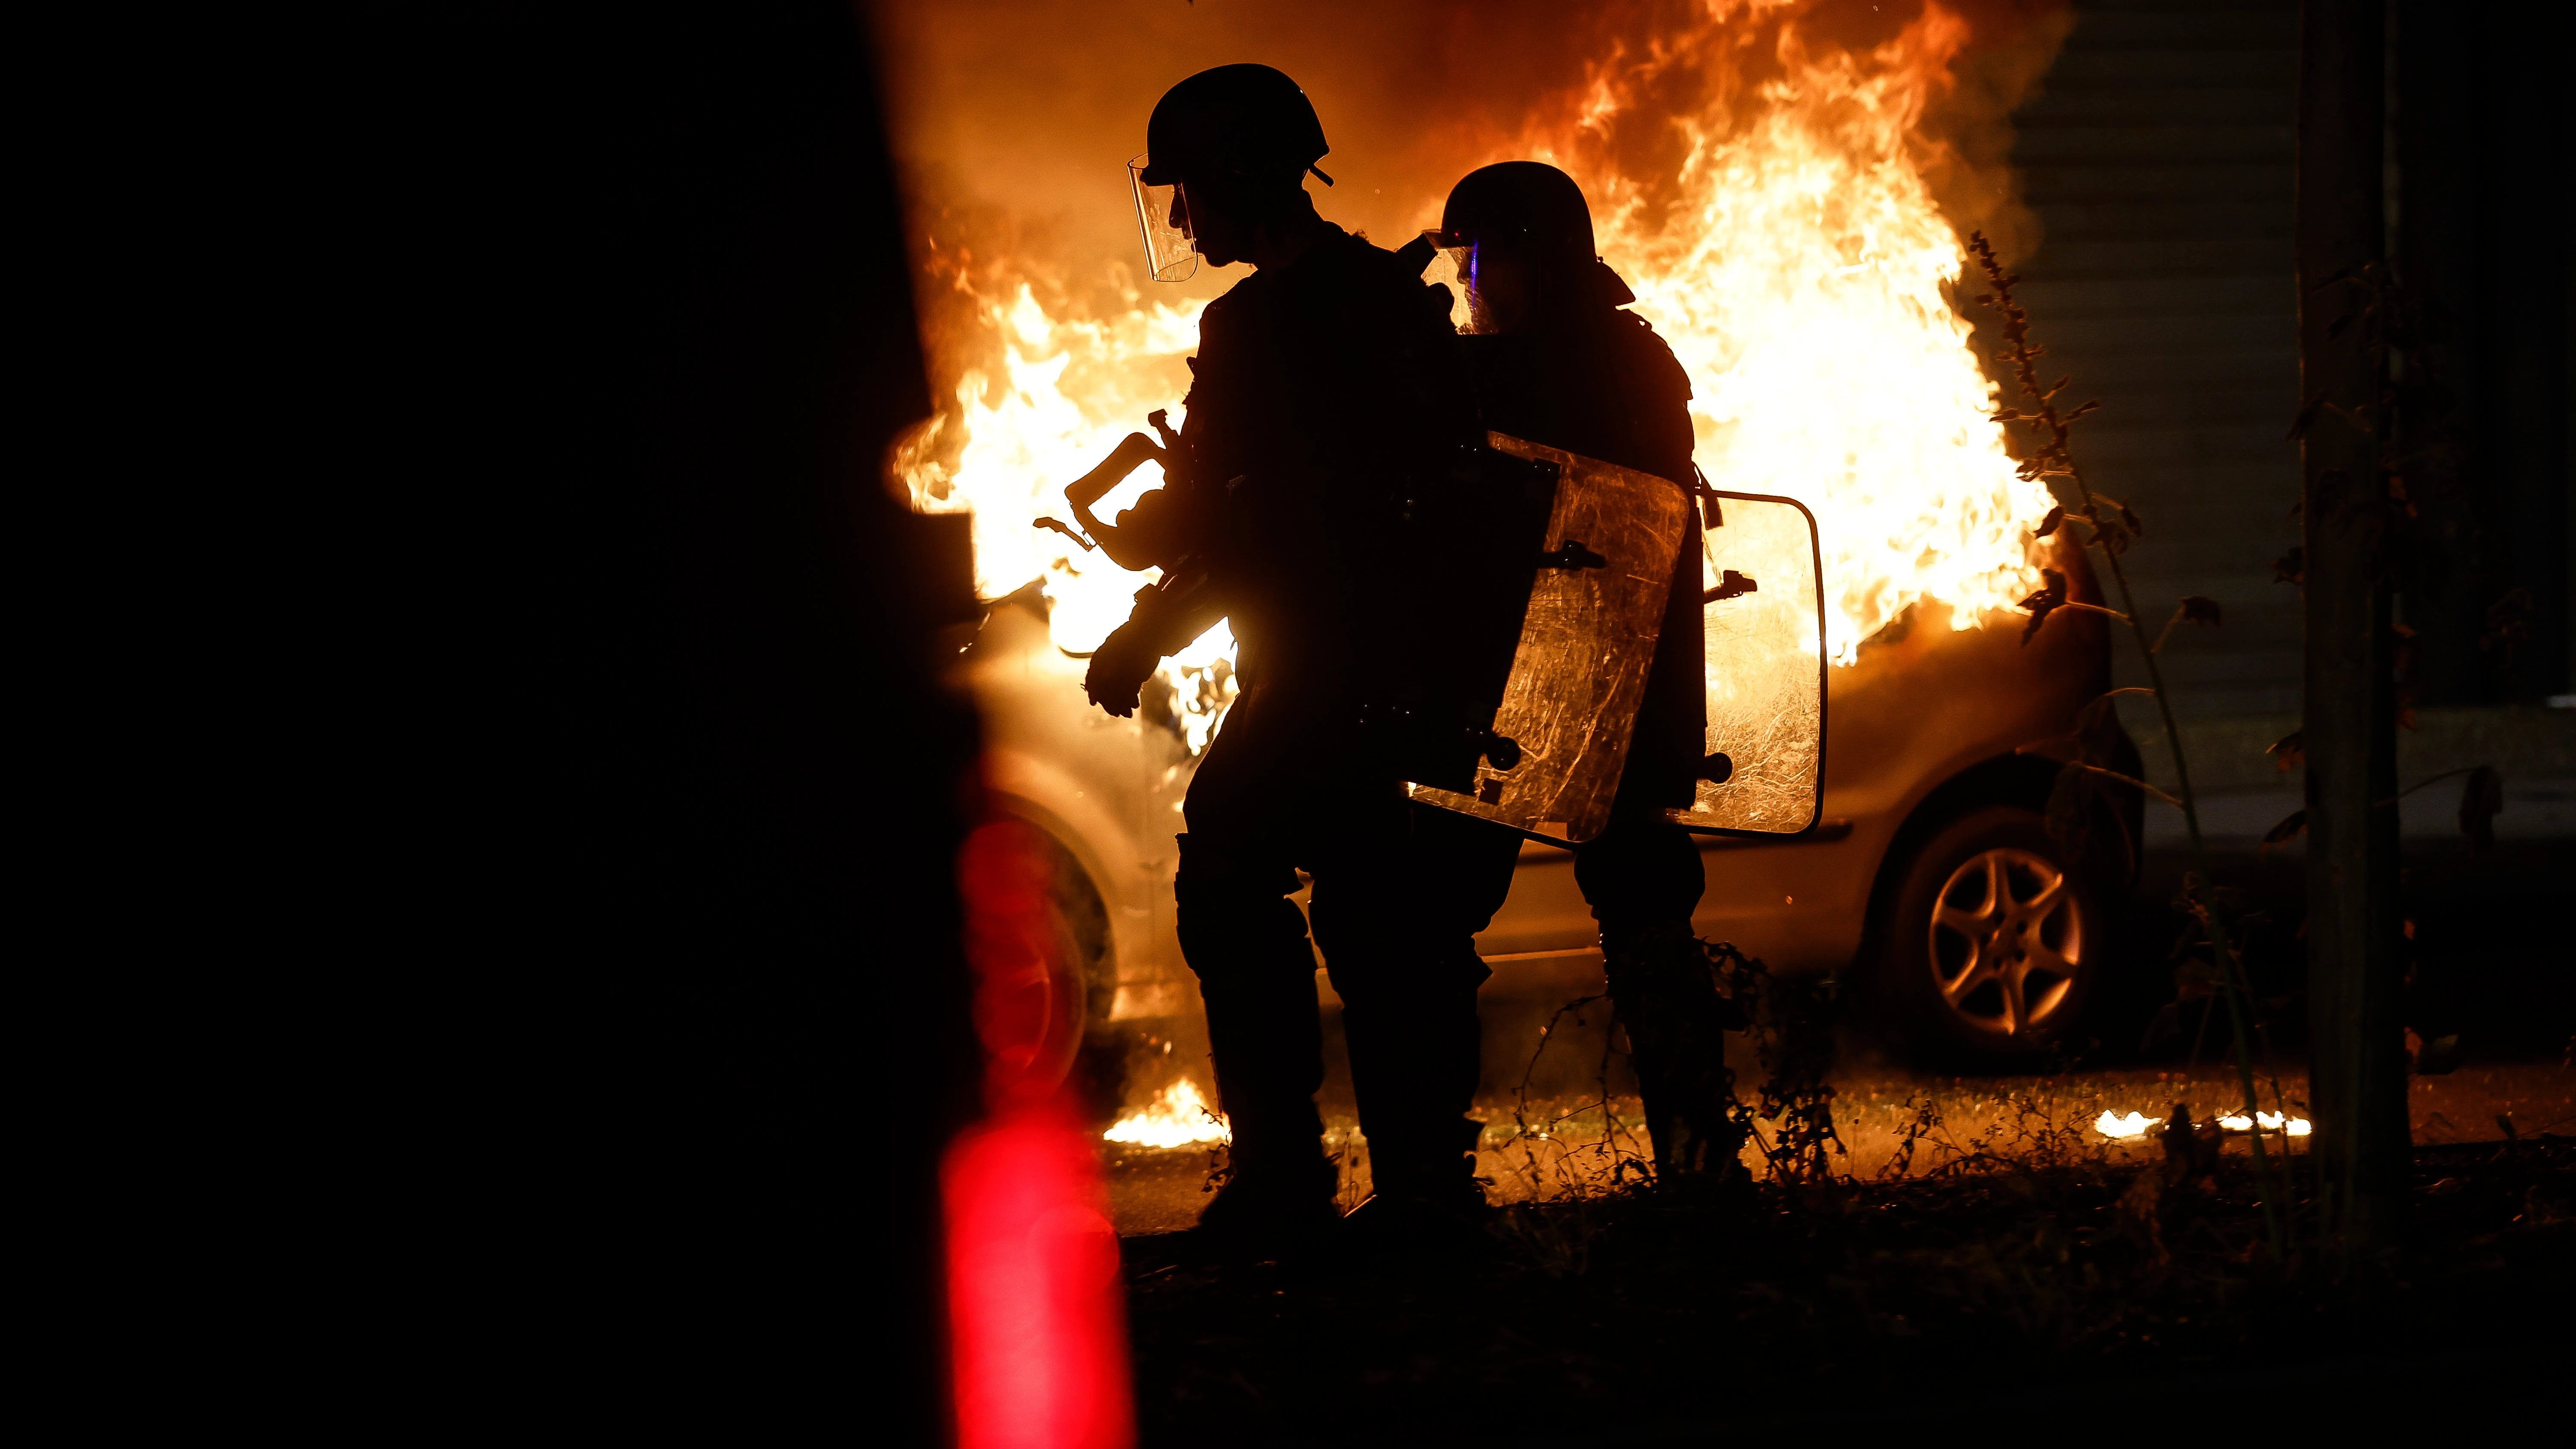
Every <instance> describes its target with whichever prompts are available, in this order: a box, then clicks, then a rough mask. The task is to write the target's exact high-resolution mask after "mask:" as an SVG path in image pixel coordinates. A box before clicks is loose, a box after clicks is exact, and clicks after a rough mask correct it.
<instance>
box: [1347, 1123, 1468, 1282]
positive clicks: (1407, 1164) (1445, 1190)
mask: <svg viewBox="0 0 2576 1449" xmlns="http://www.w3.org/2000/svg"><path fill="white" fill-rule="evenodd" d="M1483 1133H1484V1124H1483V1123H1481V1122H1473V1121H1460V1122H1458V1123H1456V1124H1455V1127H1454V1128H1441V1129H1437V1130H1435V1131H1434V1132H1433V1133H1432V1134H1431V1135H1432V1136H1433V1137H1434V1138H1435V1139H1436V1138H1441V1137H1447V1138H1449V1139H1450V1140H1449V1141H1448V1142H1446V1143H1441V1142H1438V1141H1436V1140H1435V1141H1431V1142H1424V1143H1404V1142H1389V1143H1386V1144H1383V1145H1380V1144H1376V1143H1372V1144H1371V1150H1372V1152H1373V1154H1374V1162H1375V1170H1374V1172H1373V1173H1372V1177H1373V1179H1374V1182H1375V1187H1376V1190H1375V1191H1374V1192H1372V1193H1371V1194H1370V1195H1369V1197H1368V1200H1367V1201H1365V1202H1363V1203H1361V1204H1360V1205H1359V1206H1358V1207H1355V1208H1353V1209H1351V1211H1350V1214H1349V1215H1348V1216H1347V1217H1345V1218H1344V1219H1343V1220H1342V1223H1343V1237H1344V1238H1345V1239H1346V1240H1347V1241H1349V1242H1351V1243H1353V1244H1355V1245H1356V1246H1358V1247H1360V1248H1361V1249H1363V1250H1372V1249H1390V1248H1395V1249H1403V1248H1436V1247H1442V1246H1449V1245H1455V1244H1459V1243H1463V1242H1468V1241H1471V1240H1473V1239H1475V1238H1477V1237H1479V1236H1481V1235H1482V1233H1483V1231H1484V1228H1485V1224H1486V1222H1487V1221H1488V1220H1489V1219H1490V1218H1491V1216H1492V1214H1493V1208H1492V1207H1491V1205H1490V1204H1488V1203H1487V1202H1486V1201H1485V1188H1484V1184H1483V1183H1481V1182H1479V1181H1478V1180H1477V1178H1476V1156H1475V1148H1476V1140H1477V1138H1479V1137H1480V1136H1482V1135H1483Z"/></svg>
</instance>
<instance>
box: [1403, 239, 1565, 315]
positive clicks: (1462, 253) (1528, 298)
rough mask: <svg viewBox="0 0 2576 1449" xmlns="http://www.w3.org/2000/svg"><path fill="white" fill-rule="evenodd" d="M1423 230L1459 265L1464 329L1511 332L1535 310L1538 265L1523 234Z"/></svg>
mask: <svg viewBox="0 0 2576 1449" xmlns="http://www.w3.org/2000/svg"><path fill="white" fill-rule="evenodd" d="M1422 235H1423V237H1424V239H1425V240H1427V241H1429V242H1430V243H1431V244H1432V245H1433V246H1434V247H1436V248H1438V249H1439V250H1440V253H1441V254H1442V255H1443V256H1445V257H1447V258H1448V259H1449V264H1450V265H1451V266H1452V267H1454V268H1455V269H1456V270H1457V276H1458V286H1459V288H1460V290H1462V291H1464V292H1465V293H1466V296H1467V326H1466V330H1467V331H1468V332H1470V333H1477V334H1490V333H1496V332H1510V331H1514V330H1516V329H1518V328H1519V327H1520V326H1521V324H1522V323H1524V322H1526V321H1528V320H1529V318H1530V317H1531V316H1532V315H1533V314H1534V313H1535V312H1536V310H1537V306H1538V292H1539V265H1538V261H1537V258H1536V256H1535V254H1534V252H1533V250H1532V248H1531V247H1530V245H1529V239H1528V237H1527V236H1526V235H1525V234H1523V233H1520V232H1503V233H1500V234H1488V235H1485V236H1476V235H1473V234H1470V233H1467V232H1463V231H1426V232H1424V233H1423V234H1422Z"/></svg>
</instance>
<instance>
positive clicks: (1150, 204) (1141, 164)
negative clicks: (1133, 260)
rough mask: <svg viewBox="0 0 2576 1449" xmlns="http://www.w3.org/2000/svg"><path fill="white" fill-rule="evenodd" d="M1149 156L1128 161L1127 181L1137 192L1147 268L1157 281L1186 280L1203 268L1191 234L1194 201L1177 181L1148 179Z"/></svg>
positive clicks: (1140, 230) (1138, 223)
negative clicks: (1161, 182)
mask: <svg viewBox="0 0 2576 1449" xmlns="http://www.w3.org/2000/svg"><path fill="white" fill-rule="evenodd" d="M1146 165H1147V162H1146V159H1145V158H1144V157H1143V156H1138V157H1136V158H1135V159H1133V160H1131V161H1129V162H1128V163H1127V185H1128V187H1129V189H1131V190H1132V191H1134V192H1135V194H1136V229H1137V231H1138V232H1139V233H1141V234H1142V235H1143V237H1144V240H1145V270H1146V271H1148V272H1151V273H1153V274H1154V280H1155V281H1157V282H1186V281H1188V280H1189V279H1190V278H1191V277H1193V276H1196V275H1197V274H1198V270H1199V248H1198V243H1197V241H1196V240H1194V239H1193V238H1192V236H1191V234H1190V203H1189V197H1188V195H1187V194H1186V193H1185V192H1184V191H1183V189H1182V187H1181V184H1180V183H1179V182H1177V181H1175V182H1172V183H1171V184H1169V185H1164V186H1156V185H1152V184H1150V183H1148V182H1147V181H1146V180H1145V167H1146Z"/></svg>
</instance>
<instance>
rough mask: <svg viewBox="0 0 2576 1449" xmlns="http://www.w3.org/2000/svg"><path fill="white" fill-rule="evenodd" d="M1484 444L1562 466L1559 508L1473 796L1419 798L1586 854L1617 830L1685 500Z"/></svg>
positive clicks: (1547, 456)
mask: <svg viewBox="0 0 2576 1449" xmlns="http://www.w3.org/2000/svg"><path fill="white" fill-rule="evenodd" d="M1486 444H1487V446H1489V447H1490V448H1492V449H1494V450H1495V451H1497V452H1501V453H1506V454H1510V455H1512V456H1515V457H1520V458H1526V459H1530V460H1532V461H1534V462H1546V463H1553V464H1555V465H1556V467H1557V472H1558V479H1557V485H1556V492H1555V500H1554V503H1553V505H1552V506H1551V508H1550V510H1549V512H1548V516H1547V528H1546V532H1545V534H1544V536H1543V538H1542V539H1541V549H1540V552H1539V555H1538V557H1537V558H1536V559H1535V560H1534V561H1533V562H1534V563H1535V564H1536V577H1535V579H1534V581H1533V582H1532V584H1531V586H1530V591H1529V605H1528V609H1527V611H1526V612H1525V613H1524V614H1523V615H1522V616H1521V627H1520V637H1519V641H1518V643H1517V645H1516V646H1515V647H1514V649H1513V652H1512V663H1511V673H1510V675H1509V677H1508V679H1507V681H1506V682H1505V684H1504V686H1503V691H1502V702H1501V705H1500V707H1499V708H1497V709H1496V710H1495V711H1494V715H1493V721H1494V722H1493V727H1492V735H1493V736H1494V737H1496V738H1495V739H1494V741H1493V743H1492V745H1490V746H1489V747H1488V748H1486V749H1485V750H1484V754H1483V758H1482V759H1481V760H1479V761H1478V762H1477V763H1476V765H1475V770H1474V780H1473V784H1472V786H1471V787H1470V788H1468V789H1465V790H1459V789H1446V788H1441V787H1439V786H1436V785H1432V784H1426V783H1423V782H1421V781H1420V780H1419V779H1418V778H1417V779H1416V781H1415V782H1414V783H1413V784H1412V786H1411V789H1412V793H1413V797H1414V798H1415V799H1417V800H1421V801H1423V802H1424V803H1426V804H1432V805H1438V806H1441V807H1443V808H1445V809H1450V810H1456V811H1459V812H1461V813H1463V814H1468V815H1475V816H1479V817H1481V818H1483V819H1486V820H1492V821H1495V822H1497V823H1499V824H1502V825H1507V826H1510V827H1511V828H1513V829H1515V830H1520V831H1525V832H1528V833H1530V834H1534V835H1541V836H1545V837H1548V838H1550V839H1555V840H1560V841H1564V842H1567V843H1580V842H1582V841H1586V840H1590V839H1591V838H1592V837H1594V836H1596V835H1598V834H1600V833H1601V830H1602V827H1604V826H1606V825H1607V824H1609V821H1610V801H1611V798H1612V797H1613V796H1614V795H1616V794H1617V793H1618V789H1619V772H1620V770H1621V769H1622V768H1623V767H1624V766H1625V765H1626V763H1627V759H1628V744H1629V740H1630V738H1631V737H1632V736H1633V734H1634V733H1635V730H1636V724H1637V709H1638V705H1639V703H1640V702H1641V701H1642V700H1643V699H1644V697H1645V691H1646V673H1647V669H1648V667H1649V666H1650V665H1652V664H1653V662H1654V657H1655V639H1656V637H1657V635H1658V634H1660V633H1661V632H1662V629H1663V616H1664V606H1665V603H1666V600H1667V597H1668V595H1669V593H1670V591H1671V588H1672V566H1673V562H1674V558H1675V555H1676V554H1677V553H1678V552H1679V551H1680V549H1681V542H1682V533H1683V529H1684V527H1685V526H1686V523H1687V519H1688V510H1689V508H1690V501H1689V495H1688V493H1687V492H1685V491H1684V489H1683V488H1682V487H1681V485H1679V484H1676V483H1672V482H1668V481H1666V480H1664V479H1661V478H1657V477H1653V476H1651V475H1649V474H1645V473H1639V472H1636V471H1634V470H1632V469H1627V468H1621V467H1617V466H1614V465H1612V464H1609V463H1604V462H1601V461H1600V460H1598V459H1594V458H1586V457H1583V456H1581V455H1579V454H1574V453H1567V452H1563V451H1561V450H1559V449H1555V448H1546V447H1541V446H1539V445H1537V444H1535V443H1527V442H1523V441H1521V440H1520V439H1518V438H1513V437H1507V436H1505V435H1504V434H1501V433H1490V434H1487V435H1486ZM1459 783H1460V784H1466V783H1467V782H1466V781H1465V780H1461V781H1460V782H1459Z"/></svg>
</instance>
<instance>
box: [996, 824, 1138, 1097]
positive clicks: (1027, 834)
mask: <svg viewBox="0 0 2576 1449" xmlns="http://www.w3.org/2000/svg"><path fill="white" fill-rule="evenodd" d="M993 828H998V829H1000V830H1002V831H1006V832H1008V833H1009V834H1010V836H1011V837H1012V839H1011V846H1010V848H1011V849H1012V850H1013V851H1015V852H1017V854H1018V856H1019V858H1020V859H1021V860H1023V861H1025V862H1026V865H1025V866H1024V867H1023V868H1026V869H1031V870H1034V871H1036V872H1041V873H1042V885H1041V893H1040V894H1038V897H1037V901H1036V902H1035V904H1036V905H1037V906H1038V907H1039V909H1038V910H1037V911H1035V912H1033V913H1032V914H1031V916H1030V917H1028V918H1025V919H1022V920H1018V921H1014V922H1011V923H1009V925H1008V926H1007V927H1005V928H1004V929H1003V930H1001V931H1000V932H998V933H997V934H996V936H995V937H994V938H993V939H992V940H990V941H988V942H985V943H984V949H982V950H981V951H978V952H975V953H973V954H975V955H976V956H977V957H978V959H979V966H980V969H981V970H982V971H983V973H984V981H983V984H982V987H981V989H980V990H979V991H978V993H977V1012H978V1017H979V1019H978V1022H977V1029H978V1031H979V1032H980V1033H981V1035H982V1036H983V1038H984V1043H985V1046H986V1048H987V1050H989V1051H990V1052H991V1053H992V1055H993V1068H994V1070H995V1071H996V1073H997V1074H998V1075H999V1077H1000V1079H1001V1080H1003V1081H1007V1082H1010V1083H1012V1084H1014V1086H1013V1089H1014V1090H1017V1091H1023V1092H1040V1093H1042V1092H1046V1091H1050V1090H1052V1089H1054V1088H1055V1087H1056V1086H1057V1085H1058V1084H1059V1083H1061V1082H1063V1081H1064V1080H1065V1078H1066V1077H1067V1076H1068V1075H1069V1074H1070V1073H1071V1072H1072V1070H1073V1066H1074V1062H1075V1060H1076V1058H1077V1057H1078V1056H1079V1055H1080V1053H1081V1051H1082V1048H1083V1039H1084V1034H1085V1030H1086V1028H1087V1027H1088V1026H1089V1025H1090V1024H1091V1023H1092V1021H1093V1020H1094V1019H1095V1018H1096V1017H1097V1016H1098V1015H1099V1014H1100V1012H1101V1010H1103V1009H1105V1007H1106V1004H1107V1003H1106V1002H1105V1001H1102V1002H1094V1001H1093V999H1092V998H1093V997H1095V996H1096V995H1099V994H1100V993H1099V982H1100V980H1101V978H1102V977H1103V976H1104V975H1105V974H1106V973H1105V971H1104V969H1103V966H1104V960H1105V957H1106V956H1107V953H1108V919H1107V912H1106V911H1105V910H1104V909H1103V907H1102V903H1101V900H1100V892H1099V891H1098V890H1097V889H1096V888H1095V887H1094V886H1093V885H1092V883H1091V878H1090V876H1089V874H1088V873H1086V872H1085V871H1084V870H1083V868H1082V866H1081V863H1080V862H1078V861H1076V860H1075V859H1074V857H1073V854H1072V852H1071V851H1068V850H1066V849H1065V848H1064V846H1063V845H1062V844H1061V843H1060V842H1058V841H1057V840H1056V839H1055V837H1054V836H1053V835H1051V834H1049V833H1048V832H1047V831H1046V830H1044V829H1043V828H1041V827H1039V826H1037V825H1035V824H1032V823H1030V822H1028V821H1024V820H1005V821H1003V822H1001V823H1000V824H999V825H998V826H997V827H993ZM1033 883H1036V882H1033Z"/></svg>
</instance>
